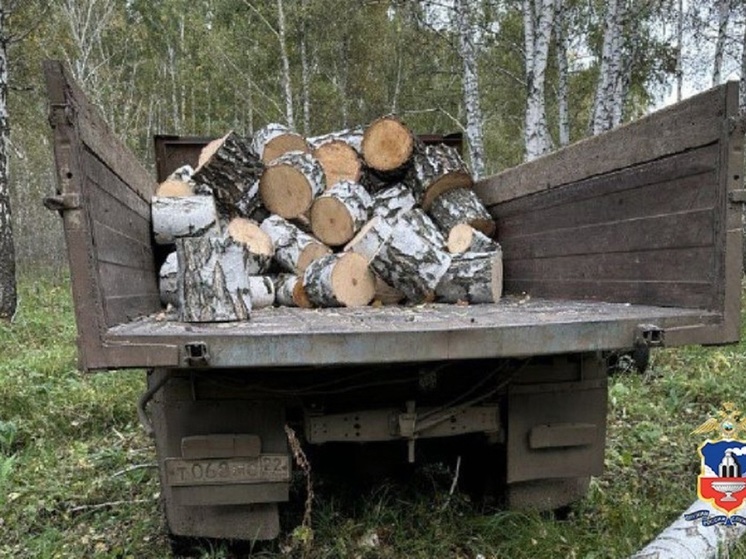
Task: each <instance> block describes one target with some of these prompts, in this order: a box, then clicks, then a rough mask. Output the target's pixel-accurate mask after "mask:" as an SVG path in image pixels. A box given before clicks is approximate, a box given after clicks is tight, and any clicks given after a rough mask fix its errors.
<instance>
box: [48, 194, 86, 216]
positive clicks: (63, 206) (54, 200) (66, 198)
mask: <svg viewBox="0 0 746 559" xmlns="http://www.w3.org/2000/svg"><path fill="white" fill-rule="evenodd" d="M44 207H45V208H47V209H48V210H52V211H55V212H62V211H65V210H77V209H78V208H80V194H77V193H69V194H56V195H54V196H47V197H46V198H44Z"/></svg>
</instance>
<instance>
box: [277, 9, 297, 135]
mask: <svg viewBox="0 0 746 559" xmlns="http://www.w3.org/2000/svg"><path fill="white" fill-rule="evenodd" d="M277 34H278V39H279V40H280V57H281V58H282V89H283V92H284V93H285V120H287V123H288V126H289V127H290V128H293V129H295V116H294V115H293V88H292V84H291V81H290V58H289V57H288V49H287V41H286V33H285V10H284V9H283V5H282V0H277Z"/></svg>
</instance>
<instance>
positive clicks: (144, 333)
mask: <svg viewBox="0 0 746 559" xmlns="http://www.w3.org/2000/svg"><path fill="white" fill-rule="evenodd" d="M172 318H173V317H168V316H167V315H165V313H160V314H157V315H154V316H148V317H144V318H140V319H136V320H134V321H132V322H130V323H127V324H122V325H119V326H115V327H113V328H111V329H110V330H109V332H108V335H107V339H108V340H109V341H110V342H111V343H113V344H123V345H128V344H131V345H133V346H137V347H141V346H142V345H144V344H153V343H158V344H163V345H165V346H179V345H182V346H183V345H188V344H204V347H205V348H206V352H207V355H206V356H205V363H203V364H204V365H207V364H209V366H211V367H281V366H305V365H309V366H318V365H334V364H341V363H344V364H354V363H391V362H407V361H433V360H443V359H474V358H491V357H524V356H531V355H554V354H559V353H566V352H587V351H596V350H608V349H622V348H625V347H629V346H630V340H632V339H634V337H635V336H636V335H637V333H638V332H639V330H640V329H641V328H644V327H646V326H647V327H649V326H650V325H655V326H657V327H658V328H661V329H664V330H665V331H666V334H667V335H669V334H673V333H674V332H676V330H677V329H682V328H684V329H685V328H686V327H691V326H694V325H702V324H716V323H717V321H718V319H719V317H718V315H717V313H713V312H707V311H701V310H696V309H684V308H666V307H650V306H645V305H630V304H624V303H604V302H597V301H561V300H551V299H532V298H527V297H514V296H508V297H505V298H504V299H502V300H501V301H500V302H499V303H497V304H489V305H470V306H458V305H443V304H428V305H420V306H416V307H379V308H374V307H363V308H356V309H347V308H340V309H297V308H290V307H278V308H266V309H259V310H257V311H255V312H254V313H253V314H252V317H251V320H250V321H247V322H228V323H222V324H187V323H183V322H177V321H173V320H172ZM182 355H183V356H188V351H187V350H184V351H183V352H182ZM186 358H188V357H186Z"/></svg>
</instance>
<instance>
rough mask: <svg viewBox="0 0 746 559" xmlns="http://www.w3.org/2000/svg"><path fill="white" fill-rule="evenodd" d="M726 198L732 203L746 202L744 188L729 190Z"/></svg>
mask: <svg viewBox="0 0 746 559" xmlns="http://www.w3.org/2000/svg"><path fill="white" fill-rule="evenodd" d="M728 200H730V201H731V202H732V203H734V204H746V190H743V189H739V190H731V191H730V192H728Z"/></svg>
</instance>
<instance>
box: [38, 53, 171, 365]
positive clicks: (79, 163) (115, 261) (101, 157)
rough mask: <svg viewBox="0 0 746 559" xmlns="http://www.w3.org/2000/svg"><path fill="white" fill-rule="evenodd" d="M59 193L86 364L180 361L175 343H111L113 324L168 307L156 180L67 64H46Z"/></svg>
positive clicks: (81, 356)
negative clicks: (154, 211)
mask: <svg viewBox="0 0 746 559" xmlns="http://www.w3.org/2000/svg"><path fill="white" fill-rule="evenodd" d="M44 69H45V74H46V79H47V92H48V96H49V100H50V109H51V114H50V122H51V124H52V127H53V130H54V150H55V160H56V165H57V179H58V181H57V182H58V188H57V190H58V193H59V194H61V195H66V196H68V199H70V200H75V201H77V203H76V204H74V205H73V207H70V208H68V209H65V210H63V211H62V218H63V224H64V228H65V234H66V239H67V247H68V253H69V260H70V269H71V270H70V271H71V276H72V286H73V297H74V301H75V311H76V322H77V325H78V348H79V364H80V366H81V368H83V369H101V368H116V367H119V366H132V364H133V363H134V362H137V363H142V364H145V363H148V364H151V365H172V364H175V362H176V360H177V354H176V352H175V351H173V348H172V347H167V346H157V345H147V346H145V345H143V346H141V347H138V346H131V347H128V348H123V347H119V346H112V345H111V344H109V343H107V340H106V334H107V331H108V329H109V328H110V327H111V326H114V325H116V324H121V323H124V322H128V321H129V320H131V319H133V318H135V317H136V316H142V315H147V314H150V313H153V312H155V311H157V310H158V309H159V308H160V301H159V296H158V286H157V279H156V278H157V275H156V273H155V265H154V259H153V250H152V243H151V236H150V197H151V196H152V193H153V192H154V189H155V186H156V184H155V181H154V180H153V179H152V178H151V177H150V176H149V173H148V172H147V171H146V170H145V169H144V168H143V167H142V166H141V165H140V164H139V162H138V161H137V159H136V158H135V157H134V155H132V153H131V152H130V151H129V150H128V149H127V147H126V146H124V144H122V143H121V142H120V141H119V140H118V139H117V138H116V137H115V136H114V135H113V134H111V132H109V130H108V128H107V126H106V124H105V122H104V120H103V118H102V117H101V115H100V114H99V113H98V111H97V109H96V108H95V107H93V106H92V105H90V103H89V102H88V101H87V99H86V97H85V95H84V94H83V93H82V92H81V91H80V89H79V88H78V87H77V85H76V84H75V83H74V80H72V78H71V77H70V75H69V73H68V72H67V71H66V70H65V68H64V67H63V65H62V64H61V63H60V62H55V61H48V62H46V63H45V67H44Z"/></svg>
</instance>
